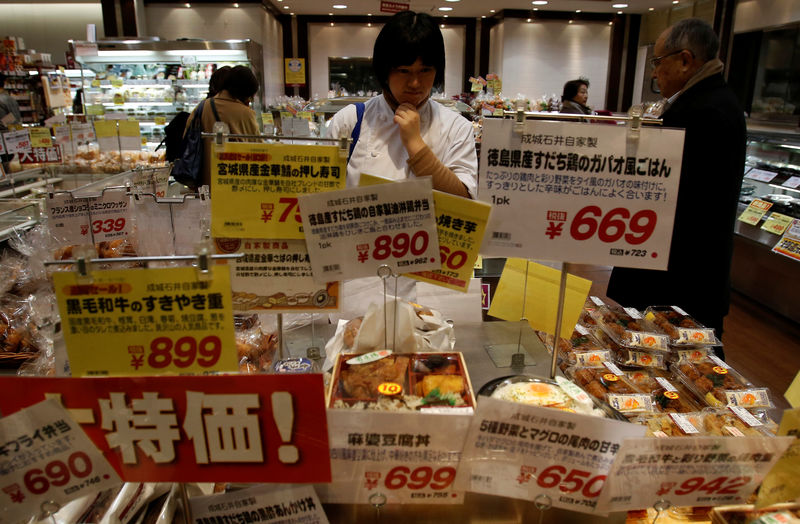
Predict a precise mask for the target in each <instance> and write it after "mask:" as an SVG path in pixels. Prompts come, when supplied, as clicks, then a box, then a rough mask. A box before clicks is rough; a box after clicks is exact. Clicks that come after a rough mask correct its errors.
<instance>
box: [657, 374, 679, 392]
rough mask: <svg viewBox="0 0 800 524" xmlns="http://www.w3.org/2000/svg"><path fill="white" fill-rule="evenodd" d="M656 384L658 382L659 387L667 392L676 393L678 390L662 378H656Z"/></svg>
mask: <svg viewBox="0 0 800 524" xmlns="http://www.w3.org/2000/svg"><path fill="white" fill-rule="evenodd" d="M656 382H658V383H659V384H660V385H661V387H662V388H664V389H666V390H667V391H678V389H677V388H676V387H675V386H673V385H672V384H671V383H670V381H669V380H667V379H665V378H664V377H656Z"/></svg>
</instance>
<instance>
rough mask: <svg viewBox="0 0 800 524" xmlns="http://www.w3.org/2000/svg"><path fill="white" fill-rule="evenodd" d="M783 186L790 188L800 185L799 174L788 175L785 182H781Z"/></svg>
mask: <svg viewBox="0 0 800 524" xmlns="http://www.w3.org/2000/svg"><path fill="white" fill-rule="evenodd" d="M781 185H782V186H783V187H788V188H791V189H796V188H797V187H800V176H790V177H789V178H788V179H787V180H786V182H784V183H783V184H781Z"/></svg>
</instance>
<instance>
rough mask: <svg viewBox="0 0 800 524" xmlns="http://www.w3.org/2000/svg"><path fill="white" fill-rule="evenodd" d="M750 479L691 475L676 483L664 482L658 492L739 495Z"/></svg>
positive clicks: (662, 493) (660, 493)
mask: <svg viewBox="0 0 800 524" xmlns="http://www.w3.org/2000/svg"><path fill="white" fill-rule="evenodd" d="M751 480H752V479H751V478H750V477H716V478H710V479H706V478H705V477H691V478H688V479H686V480H684V481H683V482H681V483H680V484H677V485H676V483H674V482H665V483H664V484H663V487H662V489H661V490H659V492H658V494H659V495H662V496H663V495H667V494H669V493H674V494H675V495H689V494H692V493H695V492H701V493H706V494H708V495H741V493H740V489H741V488H742V487H744V486H747V485H748V484H749V483H750V481H751ZM748 493H749V491H748Z"/></svg>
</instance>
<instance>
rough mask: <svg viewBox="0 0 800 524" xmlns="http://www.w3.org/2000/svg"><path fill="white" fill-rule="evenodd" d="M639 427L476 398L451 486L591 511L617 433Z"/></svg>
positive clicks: (633, 433)
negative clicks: (455, 481) (544, 498)
mask: <svg viewBox="0 0 800 524" xmlns="http://www.w3.org/2000/svg"><path fill="white" fill-rule="evenodd" d="M586 407H587V409H589V410H591V409H592V407H591V400H589V403H588V405H587V406H586ZM644 432H645V430H644V427H643V426H637V425H634V424H629V423H627V422H622V421H616V420H608V419H604V418H598V417H592V416H587V415H577V414H575V413H567V412H565V411H558V410H554V409H548V408H541V407H536V406H526V405H523V404H517V403H512V402H508V401H505V400H500V399H495V398H489V397H485V398H481V401H480V403H479V404H478V410H477V412H476V413H475V416H474V417H473V420H472V424H471V425H470V428H469V434H468V435H467V441H466V443H465V444H464V456H463V458H462V460H461V465H460V467H459V470H458V487H459V488H463V489H465V490H467V491H474V492H477V493H487V494H491V495H495V494H498V493H502V494H503V496H505V497H512V498H518V499H524V500H534V499H535V498H536V497H537V496H539V495H540V494H544V495H547V496H548V497H549V498H550V500H551V501H552V504H553V506H555V507H559V508H566V509H570V510H573V511H579V512H582V513H593V512H594V511H595V506H596V504H597V501H598V497H599V496H600V493H601V491H602V490H603V486H604V485H605V483H606V482H607V480H606V476H607V475H608V471H609V469H610V468H611V464H612V463H613V462H614V460H615V458H616V457H618V456H619V450H620V448H621V446H622V443H623V441H624V439H626V438H631V437H639V436H642V435H644Z"/></svg>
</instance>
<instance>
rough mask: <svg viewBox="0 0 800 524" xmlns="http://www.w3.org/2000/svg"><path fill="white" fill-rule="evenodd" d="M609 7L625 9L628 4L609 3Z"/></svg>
mask: <svg viewBox="0 0 800 524" xmlns="http://www.w3.org/2000/svg"><path fill="white" fill-rule="evenodd" d="M611 7H613V8H614V9H625V8H626V7H628V4H611Z"/></svg>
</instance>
